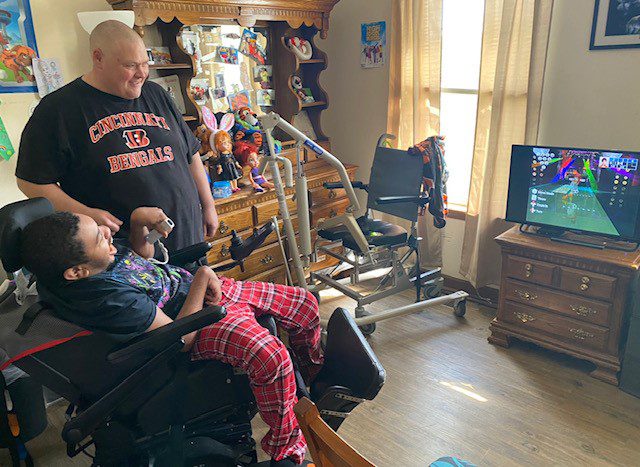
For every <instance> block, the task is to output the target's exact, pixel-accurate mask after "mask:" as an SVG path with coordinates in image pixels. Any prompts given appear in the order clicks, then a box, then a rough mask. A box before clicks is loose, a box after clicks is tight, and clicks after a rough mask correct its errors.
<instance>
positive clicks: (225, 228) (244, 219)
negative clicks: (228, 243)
mask: <svg viewBox="0 0 640 467" xmlns="http://www.w3.org/2000/svg"><path fill="white" fill-rule="evenodd" d="M218 219H219V221H220V224H219V225H218V231H217V232H216V234H215V235H214V236H213V238H214V239H216V238H222V237H225V236H227V235H231V231H232V230H235V231H236V232H240V231H241V230H245V229H249V228H251V227H253V217H252V216H251V208H244V209H238V210H237V211H232V212H227V213H224V214H220V215H219V216H218Z"/></svg>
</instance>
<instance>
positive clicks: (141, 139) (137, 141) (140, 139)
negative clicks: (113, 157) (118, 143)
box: [122, 129, 151, 149]
mask: <svg viewBox="0 0 640 467" xmlns="http://www.w3.org/2000/svg"><path fill="white" fill-rule="evenodd" d="M122 137H123V138H124V142H125V143H126V144H127V147H128V148H129V149H139V148H145V147H147V146H149V144H150V143H151V141H150V140H149V138H148V137H147V132H146V130H139V129H138V130H125V131H123V132H122Z"/></svg>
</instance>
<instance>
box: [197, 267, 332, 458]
mask: <svg viewBox="0 0 640 467" xmlns="http://www.w3.org/2000/svg"><path fill="white" fill-rule="evenodd" d="M220 280H221V281H222V299H221V301H220V303H219V304H220V305H221V306H224V307H225V308H226V310H227V316H226V317H225V318H223V319H222V320H220V321H219V322H217V323H215V324H213V325H211V326H208V327H206V328H204V329H202V330H200V333H199V335H198V338H197V339H196V342H195V345H194V347H193V348H192V351H191V355H192V358H193V359H195V360H201V359H212V360H220V361H223V362H225V363H229V364H231V365H232V366H234V367H239V368H242V369H243V370H244V371H246V373H247V375H248V377H249V381H250V383H251V389H252V390H253V393H254V395H255V397H256V402H257V405H258V409H259V410H260V415H261V416H262V419H263V420H264V421H265V423H266V424H267V425H269V431H268V433H267V434H266V436H265V437H264V438H263V439H262V443H261V444H262V448H263V449H264V451H265V452H266V453H267V454H269V455H270V456H271V458H272V459H275V460H280V459H283V458H285V457H290V458H292V459H293V460H295V461H296V462H297V463H301V462H302V460H303V459H304V455H305V451H306V447H307V444H306V441H305V439H304V436H303V435H302V432H301V431H300V428H299V426H298V421H297V419H296V416H295V414H294V412H293V406H294V405H295V403H296V402H297V401H298V399H297V397H296V382H295V376H294V374H293V364H292V362H291V359H290V357H289V352H288V351H287V349H286V348H285V346H284V344H283V343H282V342H281V341H280V340H279V339H278V338H277V337H275V336H272V335H271V334H269V331H267V330H266V329H265V328H263V327H262V326H260V324H258V322H257V321H256V317H258V316H260V315H262V314H270V315H272V316H273V317H274V318H275V320H276V322H277V323H278V325H279V326H280V327H281V328H283V329H284V330H286V331H287V332H288V333H289V341H290V345H291V348H292V350H293V351H294V352H295V354H296V357H297V358H298V359H299V360H300V364H301V366H302V367H306V368H307V369H309V370H311V372H313V369H317V368H319V367H320V365H321V364H322V353H321V349H320V316H319V314H318V302H317V301H316V299H315V297H314V296H313V295H311V293H309V292H307V291H306V290H304V289H302V288H299V287H288V286H285V285H280V284H271V283H266V282H239V281H238V282H237V281H235V280H233V279H229V278H225V277H221V278H220Z"/></svg>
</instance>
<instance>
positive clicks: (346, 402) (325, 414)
mask: <svg viewBox="0 0 640 467" xmlns="http://www.w3.org/2000/svg"><path fill="white" fill-rule="evenodd" d="M365 400H366V399H363V398H361V397H355V396H354V395H353V394H352V391H351V389H349V388H346V387H344V386H331V387H329V388H327V390H326V391H325V392H324V393H323V394H322V395H321V396H320V398H319V399H317V400H316V401H315V404H316V406H317V407H318V411H319V412H320V416H321V417H322V419H323V420H324V421H325V422H326V423H327V425H329V426H330V427H331V428H333V430H337V429H338V427H339V426H340V425H341V424H342V422H343V421H344V420H345V419H346V418H347V416H348V415H349V414H350V413H351V411H352V410H353V409H355V408H356V407H357V406H358V404H360V403H362V402H364V401H365Z"/></svg>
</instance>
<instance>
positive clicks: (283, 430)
mask: <svg viewBox="0 0 640 467" xmlns="http://www.w3.org/2000/svg"><path fill="white" fill-rule="evenodd" d="M166 218H167V216H166V215H165V214H164V213H163V212H162V210H161V209H159V208H149V207H142V208H138V209H136V210H135V211H133V213H132V214H131V234H130V237H129V243H130V246H131V248H127V247H124V246H118V247H116V245H114V244H113V240H112V238H111V231H110V230H109V228H108V227H105V226H99V225H97V224H96V222H95V221H94V220H93V219H92V218H90V217H88V216H85V215H82V214H72V213H69V212H58V213H55V214H52V215H50V216H47V217H44V218H42V219H39V220H36V221H34V222H33V223H31V224H29V225H28V226H27V227H26V229H25V230H24V235H23V242H22V251H21V254H22V257H23V261H24V264H25V266H26V267H27V269H29V270H30V271H31V272H33V273H34V274H35V275H36V277H37V279H38V292H39V293H40V296H41V297H42V299H43V300H44V301H46V302H48V303H50V304H51V305H52V306H53V307H54V310H55V311H56V313H57V314H59V316H60V317H61V318H63V319H65V320H67V321H71V322H73V323H76V324H78V325H80V326H83V327H85V328H87V329H89V330H99V331H103V332H108V333H111V334H124V335H128V336H131V337H133V336H135V335H138V334H141V333H144V332H147V331H151V330H153V329H156V328H158V327H160V326H164V325H165V324H167V323H170V322H171V321H172V320H174V319H179V318H182V317H184V316H187V315H189V314H192V313H195V312H197V311H199V310H200V309H202V307H203V304H205V305H222V306H224V307H225V308H226V310H227V315H226V317H225V318H224V319H222V320H221V321H219V322H217V323H215V324H213V325H211V326H208V327H206V328H204V329H201V330H200V331H198V332H193V333H191V334H189V335H186V336H184V339H185V342H186V345H185V351H190V352H191V357H192V358H193V359H194V360H198V359H213V360H221V361H223V362H226V363H229V364H231V365H233V366H234V367H239V368H242V369H243V370H244V371H246V372H247V374H248V377H249V380H250V382H251V388H252V390H253V393H254V394H255V397H256V401H257V405H258V409H259V410H260V414H261V415H262V418H263V419H264V421H265V422H266V423H267V424H268V425H269V427H270V430H269V432H268V433H267V435H266V436H265V437H264V438H263V440H262V447H263V449H264V450H265V452H267V453H268V454H269V455H270V456H271V458H272V465H277V466H287V465H294V464H300V463H302V461H303V458H304V454H305V450H306V443H305V440H304V437H303V435H302V432H301V431H300V428H299V427H298V422H297V420H296V417H295V414H294V412H293V405H294V404H295V403H296V401H297V399H296V383H295V377H294V374H293V365H292V363H291V360H290V357H289V353H288V352H287V349H286V348H285V347H284V345H283V344H282V342H280V340H279V339H278V338H276V337H274V336H272V335H271V334H269V332H268V331H267V330H266V329H265V328H263V327H262V326H260V325H259V324H258V323H257V321H256V316H260V315H261V314H263V313H268V314H271V315H273V316H274V317H275V319H276V321H277V322H278V323H279V324H280V326H282V327H283V328H284V329H286V330H287V331H288V333H289V336H290V342H291V346H292V348H293V350H294V351H295V353H296V356H297V357H298V358H299V359H300V363H301V367H302V368H301V370H302V371H303V374H305V371H306V375H305V376H309V375H313V374H315V373H316V372H317V371H318V369H319V367H320V365H321V364H322V355H321V350H320V326H319V325H320V318H319V315H318V302H317V301H316V299H315V298H314V297H313V295H311V294H310V293H309V292H307V291H306V290H304V289H302V288H299V287H288V286H284V285H279V284H270V283H262V282H239V281H235V280H233V279H228V278H225V277H221V278H218V277H217V276H216V274H215V273H214V272H213V271H212V270H211V268H209V267H201V268H200V269H198V271H197V272H196V274H195V275H193V276H192V275H191V274H190V273H188V272H187V271H185V270H184V269H181V268H178V267H174V266H169V265H158V264H155V263H152V262H150V261H148V258H151V257H152V256H153V253H154V248H153V245H150V244H148V243H147V242H146V240H145V235H147V234H148V233H149V231H150V230H151V229H154V228H155V229H158V231H160V232H161V233H163V234H164V235H165V236H166V235H167V232H162V231H161V227H160V225H159V224H160V223H161V222H162V221H163V220H164V219H166Z"/></svg>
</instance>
